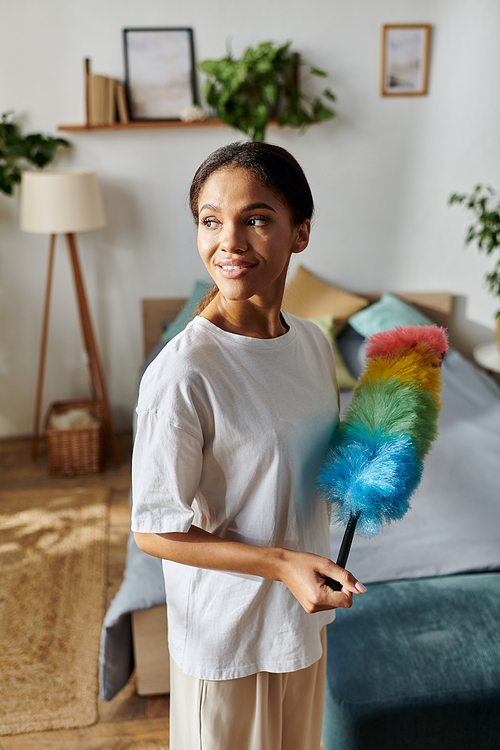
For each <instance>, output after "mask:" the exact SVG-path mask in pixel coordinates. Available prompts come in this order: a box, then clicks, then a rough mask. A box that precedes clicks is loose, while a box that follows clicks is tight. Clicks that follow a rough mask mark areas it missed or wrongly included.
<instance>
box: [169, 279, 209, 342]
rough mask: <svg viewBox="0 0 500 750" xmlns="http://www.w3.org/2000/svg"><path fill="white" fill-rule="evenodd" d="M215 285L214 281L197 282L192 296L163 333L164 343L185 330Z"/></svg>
mask: <svg viewBox="0 0 500 750" xmlns="http://www.w3.org/2000/svg"><path fill="white" fill-rule="evenodd" d="M213 285H214V284H213V281H197V282H196V283H195V285H194V288H193V291H192V293H191V296H190V297H189V299H188V300H187V301H186V302H185V303H184V306H183V307H182V309H181V311H180V313H179V314H178V315H177V317H176V318H174V320H173V321H172V322H171V323H170V325H169V326H168V328H167V329H166V331H164V332H163V333H162V337H161V340H162V342H163V343H164V344H168V342H169V341H170V340H171V339H173V338H174V336H177V334H178V333H180V332H181V331H183V330H184V328H185V327H186V326H187V324H188V323H189V321H190V320H191V319H192V318H193V317H194V314H195V312H196V308H197V307H198V305H199V304H200V302H201V301H202V299H203V297H204V296H205V295H206V293H207V292H208V290H209V289H212V287H213Z"/></svg>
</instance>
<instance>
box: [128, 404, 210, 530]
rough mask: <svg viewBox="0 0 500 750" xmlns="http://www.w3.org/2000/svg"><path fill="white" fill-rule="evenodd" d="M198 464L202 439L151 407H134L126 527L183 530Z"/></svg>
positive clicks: (186, 525)
mask: <svg viewBox="0 0 500 750" xmlns="http://www.w3.org/2000/svg"><path fill="white" fill-rule="evenodd" d="M201 470H202V441H201V440H200V438H199V437H198V436H195V435H191V434H190V433H189V432H187V431H185V430H184V429H182V428H180V427H178V426H176V425H173V424H171V423H170V422H169V421H168V420H167V419H166V418H165V416H162V414H161V413H159V412H156V411H149V410H144V411H142V410H138V412H137V433H136V438H135V442H134V452H133V456H132V531H139V532H150V533H163V534H166V533H172V532H185V531H188V529H189V527H190V526H191V523H192V521H193V517H194V511H193V508H192V503H193V500H194V497H195V494H196V491H197V489H198V485H199V481H200V476H201Z"/></svg>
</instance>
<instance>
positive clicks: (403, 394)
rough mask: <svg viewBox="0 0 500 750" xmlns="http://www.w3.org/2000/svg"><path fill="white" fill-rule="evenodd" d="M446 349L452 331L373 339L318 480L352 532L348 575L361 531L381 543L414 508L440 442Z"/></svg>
mask: <svg viewBox="0 0 500 750" xmlns="http://www.w3.org/2000/svg"><path fill="white" fill-rule="evenodd" d="M447 349H448V339H447V335H446V330H445V329H444V328H439V327H438V326H435V325H431V326H406V327H396V328H394V329H391V330H390V331H384V332H383V333H377V334H374V335H373V336H371V337H370V338H369V339H368V342H367V348H366V366H365V369H364V371H363V372H362V374H361V376H360V379H359V382H358V384H357V386H356V388H355V389H354V393H353V397H352V401H351V403H350V405H349V406H348V407H347V409H346V412H345V415H344V419H343V420H342V422H340V423H339V425H338V426H337V428H336V430H335V433H334V437H333V442H332V446H331V449H330V451H329V453H328V456H327V458H326V461H325V463H324V465H323V467H322V468H321V471H320V473H319V477H318V487H319V489H320V490H321V492H322V495H323V496H324V497H325V499H326V500H327V502H328V503H330V504H331V505H332V506H334V508H335V509H336V514H337V517H338V519H339V520H340V521H342V522H344V523H346V524H347V529H346V535H345V537H344V541H343V544H342V547H341V554H339V560H337V564H339V565H340V564H342V567H345V561H346V559H347V554H348V553H349V549H350V544H351V541H352V536H353V534H354V529H355V528H356V525H358V528H359V530H360V532H361V533H362V534H363V535H364V536H368V537H370V536H374V535H375V534H377V533H378V532H379V531H380V530H381V528H382V527H383V526H384V525H385V524H387V523H390V522H391V521H397V520H399V519H401V518H402V517H403V516H404V514H405V513H406V512H407V510H408V509H409V507H410V503H409V501H410V498H411V496H412V494H413V493H414V492H415V490H416V488H417V487H418V484H419V482H420V479H421V476H422V471H423V460H424V457H425V455H426V454H427V453H428V451H429V449H430V447H431V444H432V442H433V440H434V439H435V437H436V435H437V420H438V415H439V410H440V408H441V402H440V398H439V396H440V392H441V388H442V381H441V364H442V361H443V358H444V356H445V354H446V351H447Z"/></svg>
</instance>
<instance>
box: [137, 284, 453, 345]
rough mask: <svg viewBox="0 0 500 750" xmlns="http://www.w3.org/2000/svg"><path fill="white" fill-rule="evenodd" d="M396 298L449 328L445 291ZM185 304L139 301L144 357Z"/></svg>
mask: <svg viewBox="0 0 500 750" xmlns="http://www.w3.org/2000/svg"><path fill="white" fill-rule="evenodd" d="M394 294H396V295H397V296H398V297H401V299H403V300H405V301H406V302H410V303H411V304H412V305H414V306H415V307H416V308H418V309H419V310H421V311H422V312H423V313H424V314H425V315H427V316H428V317H429V318H431V320H433V321H434V322H435V323H437V324H438V325H440V326H446V327H449V323H450V316H451V311H452V305H453V295H451V294H448V292H401V293H399V292H394ZM361 295H362V296H363V297H366V299H369V300H370V302H376V301H377V300H378V299H380V294H365V293H364V292H363V293H361ZM185 302H186V298H185V297H178V298H175V299H172V298H169V299H143V300H142V340H143V347H144V356H146V355H147V354H148V353H149V352H150V351H151V349H153V347H155V346H156V345H157V343H158V342H159V340H160V337H161V334H162V332H163V328H164V325H165V323H166V322H168V321H171V320H174V318H175V317H176V315H177V313H178V312H179V311H180V310H181V308H182V306H183V305H184V303H185Z"/></svg>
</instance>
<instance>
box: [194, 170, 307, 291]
mask: <svg viewBox="0 0 500 750" xmlns="http://www.w3.org/2000/svg"><path fill="white" fill-rule="evenodd" d="M309 231H310V222H309V220H306V221H304V223H303V224H301V225H300V226H294V225H293V223H292V215H291V212H290V209H289V208H288V206H286V205H285V204H284V203H283V202H282V201H281V200H280V198H279V197H278V196H277V195H276V193H274V192H273V191H272V190H270V189H269V188H267V187H265V186H264V185H263V184H262V183H261V182H260V181H259V180H258V179H257V178H256V177H255V176H254V175H253V174H252V172H249V171H248V170H246V169H243V168H241V167H225V168H223V169H219V170H218V171H217V172H214V173H213V174H212V175H211V176H210V177H209V178H208V180H207V181H206V182H205V184H204V185H203V187H202V189H201V192H200V196H199V200H198V250H199V253H200V256H201V258H202V260H203V262H204V263H205V266H206V267H207V270H208V272H209V274H210V276H211V277H212V279H213V280H214V282H215V283H216V284H217V286H218V288H219V291H220V293H221V294H222V295H223V296H224V297H225V298H226V299H228V300H235V301H242V300H248V299H251V298H253V297H259V298H260V299H261V301H263V302H269V303H271V304H272V303H273V302H276V300H277V299H278V300H279V303H280V304H281V295H282V294H283V289H284V286H285V278H286V272H287V268H288V264H289V261H290V257H291V255H292V253H300V252H301V251H302V250H304V249H305V248H306V247H307V244H308V241H309Z"/></svg>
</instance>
